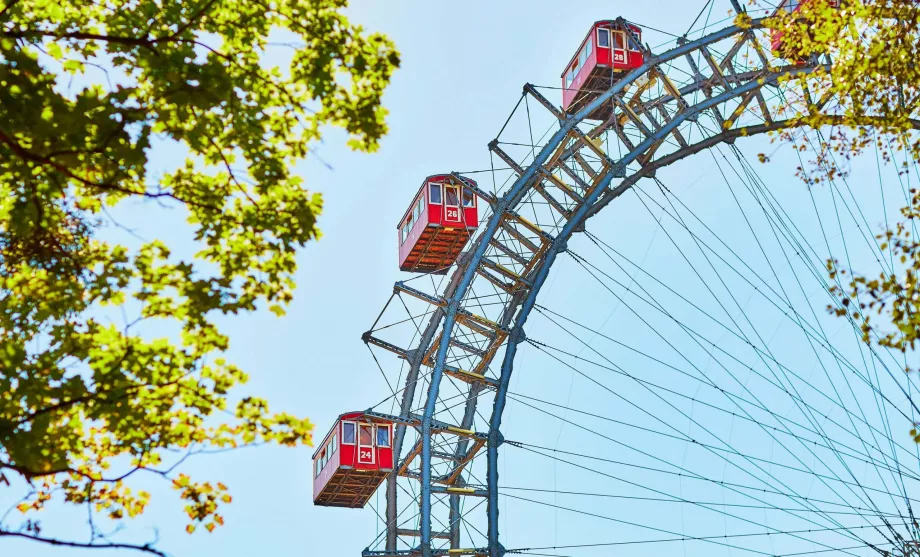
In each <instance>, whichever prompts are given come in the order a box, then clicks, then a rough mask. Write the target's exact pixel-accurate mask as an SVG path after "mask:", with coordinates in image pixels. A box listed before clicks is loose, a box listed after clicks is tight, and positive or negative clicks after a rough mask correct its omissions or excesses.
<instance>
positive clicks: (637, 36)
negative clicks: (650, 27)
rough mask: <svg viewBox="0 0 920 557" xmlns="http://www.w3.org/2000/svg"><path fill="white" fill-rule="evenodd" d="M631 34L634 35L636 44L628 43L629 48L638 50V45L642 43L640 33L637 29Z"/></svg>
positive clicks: (634, 50)
mask: <svg viewBox="0 0 920 557" xmlns="http://www.w3.org/2000/svg"><path fill="white" fill-rule="evenodd" d="M633 35H635V36H636V41H637V42H636V44H630V45H629V50H631V51H633V52H639V47H640V46H641V45H642V34H641V33H639V32H638V31H633Z"/></svg>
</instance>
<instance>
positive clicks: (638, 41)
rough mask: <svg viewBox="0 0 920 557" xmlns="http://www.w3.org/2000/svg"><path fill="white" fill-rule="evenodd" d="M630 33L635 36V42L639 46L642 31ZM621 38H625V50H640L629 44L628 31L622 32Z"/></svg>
mask: <svg viewBox="0 0 920 557" xmlns="http://www.w3.org/2000/svg"><path fill="white" fill-rule="evenodd" d="M632 34H633V35H635V36H636V42H637V43H638V45H640V46H641V45H642V32H641V31H633V32H632ZM623 39H625V40H626V50H628V51H630V52H642V51H641V50H638V46H637V47H636V48H632V47H631V46H630V44H629V33H624V34H623Z"/></svg>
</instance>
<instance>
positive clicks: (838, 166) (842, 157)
mask: <svg viewBox="0 0 920 557" xmlns="http://www.w3.org/2000/svg"><path fill="white" fill-rule="evenodd" d="M839 4H840V5H839V7H836V8H835V7H832V6H831V5H830V3H829V2H826V1H825V0H811V1H809V2H806V3H804V4H803V5H802V7H801V9H800V10H799V11H798V12H795V13H780V14H778V15H777V16H776V17H773V18H771V19H770V21H769V23H768V25H769V26H770V27H772V28H773V29H774V31H773V33H774V36H777V35H776V34H777V33H779V34H781V35H780V36H781V37H782V39H781V41H780V43H781V45H780V54H781V56H783V57H784V58H785V59H786V60H787V61H792V62H796V63H800V62H810V63H813V64H817V65H818V71H817V72H816V73H815V74H814V75H812V76H809V77H808V78H807V83H806V85H807V87H808V91H809V93H810V95H809V96H808V97H803V98H799V99H794V101H793V102H790V103H789V105H788V109H789V111H791V112H798V113H800V115H798V116H796V117H795V118H796V122H795V123H796V124H797V125H804V126H807V127H809V128H812V129H815V130H818V131H817V133H816V134H815V135H816V136H817V138H816V139H814V140H812V139H809V140H805V139H803V138H802V137H801V136H800V134H801V132H799V131H795V130H787V131H786V132H784V133H783V134H782V135H783V137H784V138H785V139H788V140H790V141H792V142H793V143H795V144H796V146H797V147H798V148H799V150H802V151H806V150H808V151H810V153H811V154H812V155H813V156H814V160H813V161H812V165H811V168H808V169H806V168H799V175H800V176H801V177H802V178H803V179H804V180H805V182H806V183H807V184H808V185H809V187H811V186H814V185H817V184H820V183H822V182H824V181H826V180H832V179H834V178H835V177H837V176H839V175H841V174H846V172H847V168H846V167H845V165H846V164H847V161H850V160H851V159H852V158H853V157H855V156H857V155H859V154H860V153H862V152H863V151H865V150H866V149H868V148H875V149H877V150H878V152H879V153H880V154H881V156H882V157H883V159H884V160H885V161H886V162H887V163H890V164H898V163H896V162H895V161H902V162H900V163H899V164H900V166H898V168H897V170H898V171H899V172H901V173H905V172H907V171H908V170H909V169H910V166H912V164H914V163H916V162H920V138H918V135H917V133H916V130H917V129H918V128H920V121H918V120H917V115H918V114H920V69H918V67H917V64H916V60H917V59H918V56H920V40H918V38H920V7H918V5H917V3H916V2H915V0H869V1H862V0H841V1H840V2H839ZM828 130H829V132H828ZM910 194H911V195H910V199H909V204H908V206H907V207H904V208H903V209H902V210H901V213H902V217H903V220H902V221H901V222H899V223H896V224H895V225H894V226H892V227H891V228H889V229H887V230H885V231H884V232H882V233H881V234H879V235H878V238H877V239H878V245H879V249H880V251H881V252H883V254H884V255H885V258H886V259H890V260H891V261H892V262H893V265H892V268H891V269H890V270H888V271H885V272H882V273H880V274H879V275H877V276H866V275H862V274H860V273H859V272H858V271H854V270H848V269H845V268H842V267H841V266H840V263H839V262H838V261H836V260H829V261H827V270H828V273H829V277H830V279H831V283H832V284H833V286H831V287H830V291H831V293H832V294H833V295H835V296H836V297H837V301H838V302H839V303H835V304H833V305H830V306H828V308H827V309H828V311H829V312H830V313H832V314H834V315H837V316H839V317H841V318H844V319H851V320H853V322H854V323H856V324H857V325H858V326H859V327H860V329H861V331H862V335H863V341H864V342H866V343H867V344H875V345H878V346H881V347H885V348H887V349H892V350H896V351H900V352H904V353H907V352H909V351H913V350H914V349H915V348H916V345H917V341H918V340H920V284H918V280H920V238H917V237H916V230H917V225H918V219H920V191H917V190H911V192H910ZM906 371H908V372H910V371H914V370H912V369H910V368H908V369H906ZM912 435H913V436H914V438H915V440H916V441H918V442H920V434H918V433H917V431H916V430H915V431H913V432H912Z"/></svg>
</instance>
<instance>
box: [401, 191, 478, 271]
mask: <svg viewBox="0 0 920 557" xmlns="http://www.w3.org/2000/svg"><path fill="white" fill-rule="evenodd" d="M464 179H465V180H468V181H469V183H470V184H471V185H472V186H473V187H475V186H476V182H474V181H473V180H469V179H468V178H464ZM478 226H479V213H478V212H477V207H476V195H475V194H474V193H473V190H471V189H469V188H467V187H465V186H463V185H461V183H460V181H459V180H458V179H457V178H455V177H453V176H451V175H449V174H436V175H434V176H429V177H428V178H425V181H424V182H423V183H422V187H421V189H419V191H418V193H417V194H416V195H415V199H414V200H413V201H412V205H410V206H409V209H408V210H407V211H406V213H405V214H404V215H403V218H402V220H400V221H399V230H398V239H399V270H401V271H410V272H413V273H434V274H445V273H447V269H448V268H450V266H451V265H453V263H454V261H456V260H457V257H458V256H459V255H460V252H461V251H463V248H464V246H466V243H467V242H468V241H469V239H470V237H471V236H472V235H473V233H474V232H475V231H476V227H478Z"/></svg>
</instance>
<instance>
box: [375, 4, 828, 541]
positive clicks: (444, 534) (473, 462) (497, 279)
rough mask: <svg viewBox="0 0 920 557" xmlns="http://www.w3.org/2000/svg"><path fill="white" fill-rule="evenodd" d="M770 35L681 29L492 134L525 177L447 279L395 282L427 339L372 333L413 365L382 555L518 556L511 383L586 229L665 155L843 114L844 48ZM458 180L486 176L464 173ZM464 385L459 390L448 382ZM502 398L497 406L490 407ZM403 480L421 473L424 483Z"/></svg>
mask: <svg viewBox="0 0 920 557" xmlns="http://www.w3.org/2000/svg"><path fill="white" fill-rule="evenodd" d="M767 43H768V32H767V31H766V30H765V29H764V20H763V19H755V20H753V21H752V22H751V24H750V26H749V27H747V26H746V27H745V28H742V27H739V26H730V27H727V28H724V29H722V30H720V31H718V32H714V33H711V34H709V35H707V36H704V37H701V38H699V39H696V40H692V41H688V40H681V41H678V44H677V46H676V47H674V48H673V49H671V50H669V51H667V52H664V53H662V54H655V53H652V52H651V51H650V50H648V49H647V48H646V63H645V64H644V65H643V66H642V67H641V68H638V69H636V70H634V71H632V72H630V73H629V74H628V75H626V76H624V77H622V79H620V80H619V81H617V82H615V83H613V84H612V85H611V87H610V88H609V89H608V90H606V91H604V92H603V93H601V94H600V95H599V96H598V97H597V98H596V99H595V100H594V101H593V102H591V103H590V104H589V105H587V106H586V107H585V108H584V109H583V110H581V111H580V112H579V113H577V114H571V115H568V114H564V113H563V112H562V111H560V110H559V109H558V108H557V107H555V106H554V105H553V103H552V102H550V101H549V100H548V99H547V98H545V97H544V96H543V95H542V94H541V93H540V92H538V91H537V89H536V88H535V87H533V86H531V85H527V86H526V87H525V88H524V93H523V96H522V102H519V104H518V108H519V109H520V108H521V107H522V106H523V107H524V108H525V109H526V111H527V114H528V117H529V116H530V109H531V105H530V102H531V101H536V105H538V106H539V107H540V109H539V110H545V111H546V112H547V114H548V115H549V116H550V118H551V119H553V121H554V122H556V125H555V127H556V129H555V131H553V132H552V133H551V134H548V138H547V139H545V141H542V142H534V141H533V140H531V141H530V142H529V143H528V142H525V143H513V142H503V137H502V133H504V132H505V131H506V130H505V128H503V130H502V133H500V134H499V137H498V138H497V139H496V140H494V141H492V142H491V143H490V144H489V149H490V150H491V152H492V153H493V154H494V155H495V156H496V157H497V158H498V159H500V160H501V161H503V162H504V164H506V165H507V166H508V167H509V168H510V171H511V172H512V173H513V174H514V177H513V180H511V181H510V185H508V186H507V187H505V188H502V189H501V190H499V191H496V192H494V193H493V192H488V191H485V190H484V189H479V188H474V189H476V192H477V194H478V195H479V197H480V199H481V200H482V201H484V202H487V203H488V208H489V213H488V214H487V215H486V219H485V222H484V225H482V226H481V227H480V230H479V232H478V233H477V235H476V237H475V238H474V239H473V241H472V242H471V247H470V249H469V251H468V252H466V253H464V254H463V256H461V258H460V260H459V261H458V262H457V265H456V267H455V269H454V270H453V273H452V275H451V276H450V278H449V279H448V280H446V281H444V282H443V283H442V284H440V285H439V284H436V283H435V282H434V281H433V280H432V281H431V284H430V286H429V287H425V286H419V284H422V283H423V281H424V279H425V277H420V278H421V279H422V280H416V279H413V280H412V281H408V282H399V283H397V284H396V285H395V287H394V295H393V297H392V298H391V304H392V305H397V304H396V303H395V302H394V300H398V301H399V303H400V304H401V307H402V308H404V309H405V310H406V312H407V313H408V314H409V316H410V317H409V318H408V319H406V320H404V323H410V324H412V326H413V327H415V330H414V331H413V340H412V343H411V345H408V346H406V345H400V344H399V342H400V341H402V342H404V340H402V339H400V340H392V339H390V338H389V337H388V333H389V332H390V331H391V330H392V329H390V328H388V326H380V323H381V321H379V320H378V323H377V324H375V327H374V328H373V329H372V330H371V331H369V332H368V333H366V334H365V335H364V341H365V342H366V343H367V344H368V345H369V346H371V347H372V351H374V352H375V354H376V353H377V352H378V351H380V350H379V349H382V351H381V352H386V353H391V354H392V355H395V356H396V359H398V360H401V361H402V364H401V365H402V366H403V372H404V375H403V379H404V380H403V384H402V389H401V391H397V392H394V396H397V397H399V399H400V400H401V404H400V406H399V413H398V416H388V417H389V418H391V419H394V420H395V421H397V423H399V424H400V425H399V426H398V428H397V432H396V437H395V440H394V441H395V449H396V454H397V455H399V456H400V460H399V462H398V466H397V470H395V471H394V472H393V474H392V475H391V477H390V478H389V479H388V482H387V491H386V497H387V499H386V500H387V506H386V516H385V519H386V524H387V532H386V542H385V549H382V550H370V549H369V550H366V551H365V555H366V556H368V557H371V556H396V555H422V556H424V557H431V556H435V555H448V554H449V555H488V556H489V557H500V556H501V555H503V554H504V548H503V547H502V545H501V543H500V542H499V520H498V517H499V507H498V489H497V486H498V476H499V467H498V454H499V450H500V448H501V446H502V443H503V442H504V439H503V436H502V433H501V426H502V418H503V413H504V410H505V404H506V395H507V393H508V388H509V382H510V380H511V377H512V373H513V372H514V367H515V355H516V352H517V349H518V346H519V345H520V344H521V343H522V342H523V341H524V340H525V332H524V331H525V325H526V323H527V319H528V316H529V315H530V313H531V310H532V309H533V308H534V304H535V302H536V298H537V296H538V294H539V292H540V289H541V287H542V286H543V285H544V283H545V282H546V279H547V276H548V275H549V272H550V269H551V268H552V266H553V263H554V261H555V260H556V259H557V257H558V256H559V255H560V254H561V253H563V252H565V251H566V247H567V242H568V241H569V239H570V237H571V236H572V235H573V234H575V233H577V232H580V231H583V230H584V227H585V221H586V220H587V219H588V218H590V217H591V216H593V215H595V214H596V213H598V212H599V211H600V210H602V209H603V208H604V207H605V206H606V205H607V204H609V203H610V202H611V201H613V200H614V199H616V198H617V197H619V196H620V195H621V194H623V193H624V192H625V191H627V190H628V189H629V188H630V187H631V186H632V185H633V184H635V183H636V182H637V181H638V180H640V179H641V178H648V177H654V175H655V172H656V170H657V169H659V168H662V167H664V166H667V165H670V164H672V163H674V162H676V161H679V160H681V159H684V158H686V157H688V156H691V155H693V154H695V153H697V152H699V151H701V150H704V149H707V148H710V147H712V146H714V145H717V144H720V143H732V142H734V141H735V139H736V138H738V137H742V136H747V135H755V134H762V133H765V132H770V131H774V130H780V129H783V128H789V127H794V126H801V125H804V123H805V121H806V120H805V119H804V118H802V116H803V115H805V114H803V113H802V112H793V111H791V110H788V107H790V106H793V105H795V106H800V107H805V109H806V110H807V111H808V112H812V111H822V113H824V114H826V115H830V116H833V114H834V108H835V106H836V104H835V103H834V102H833V99H832V97H831V96H830V95H828V94H827V93H826V89H827V88H826V86H824V85H823V81H822V79H823V78H822V77H821V72H820V71H819V70H820V69H821V68H822V66H823V65H824V64H826V63H827V62H828V61H826V60H818V59H813V60H812V61H811V62H810V63H807V64H790V63H788V62H784V61H782V60H778V59H776V58H773V57H772V55H771V53H770V51H769V48H768V47H767V46H766V45H767ZM522 103H523V104H522ZM780 105H781V108H777V106H780ZM602 106H609V109H610V116H609V118H607V120H606V121H604V122H601V123H597V122H587V121H585V120H584V117H585V115H587V114H590V113H592V112H594V111H595V110H596V109H597V108H598V107H602ZM782 107H785V110H784V109H783V108H782ZM544 116H545V115H544ZM507 126H508V124H507V123H506V128H507ZM453 179H454V180H456V181H457V182H458V183H464V184H465V185H466V186H467V187H472V185H471V184H470V183H469V182H468V181H467V180H466V179H465V178H464V176H462V175H461V174H459V173H455V174H454V175H453ZM388 307H391V305H388ZM385 311H386V308H385ZM375 357H376V355H375ZM448 383H449V384H452V385H453V387H452V388H454V389H455V391H456V393H457V394H456V395H453V396H450V397H446V396H443V393H444V392H445V385H446V384H448ZM425 386H427V389H425V388H424V387H425ZM480 399H482V400H480ZM489 400H491V401H492V410H491V415H490V416H488V418H486V417H484V416H483V415H482V413H481V412H480V409H481V408H482V407H483V406H484V405H486V404H487V402H488V401H489ZM416 409H417V410H416ZM455 409H456V410H458V411H460V410H461V409H462V412H461V413H460V414H459V415H455V413H454V410H455ZM394 413H395V412H394ZM380 415H381V416H384V414H380ZM483 455H485V459H484V460H485V462H484V463H483V458H481V457H482V456H483ZM477 470H478V472H477ZM482 473H484V474H485V477H484V478H482V477H481V474H482ZM399 478H408V479H409V480H411V481H413V482H417V484H418V486H419V489H418V491H415V490H414V489H411V490H408V489H405V488H403V487H402V486H400V484H399V481H400V480H399ZM471 478H475V479H476V481H471ZM401 489H402V491H403V493H402V494H401V495H400V490H401ZM400 497H408V498H409V500H410V501H409V503H408V505H407V506H406V508H409V507H412V506H414V505H416V504H417V505H418V508H419V509H420V520H419V522H418V527H417V528H406V527H403V526H402V525H401V524H400V510H399V506H398V505H397V500H398V499H399V498H400ZM483 508H484V509H483ZM483 510H485V520H484V523H485V524H486V525H487V532H485V533H483V532H480V534H481V538H482V540H481V543H479V544H474V546H472V547H468V548H464V547H463V545H462V544H461V537H462V536H461V524H462V523H463V521H464V520H466V517H468V516H469V515H471V514H473V513H483ZM469 537H470V538H471V539H472V538H474V537H475V535H471V536H469Z"/></svg>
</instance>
